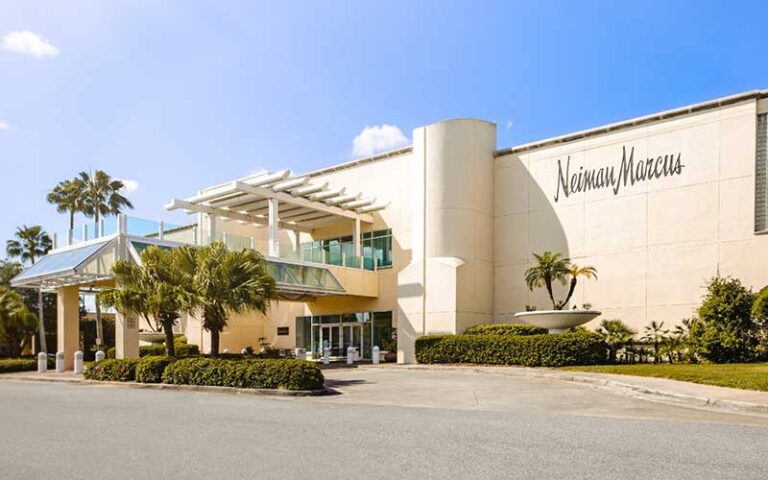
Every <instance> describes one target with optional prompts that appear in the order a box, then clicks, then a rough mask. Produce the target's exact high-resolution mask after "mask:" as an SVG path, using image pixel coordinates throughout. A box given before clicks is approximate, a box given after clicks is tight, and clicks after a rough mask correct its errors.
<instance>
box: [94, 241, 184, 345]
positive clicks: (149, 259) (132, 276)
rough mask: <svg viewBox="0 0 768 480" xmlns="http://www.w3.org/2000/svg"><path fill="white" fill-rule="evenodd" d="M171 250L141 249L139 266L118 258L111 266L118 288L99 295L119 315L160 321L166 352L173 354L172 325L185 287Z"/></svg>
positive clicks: (180, 304) (181, 302) (176, 317)
mask: <svg viewBox="0 0 768 480" xmlns="http://www.w3.org/2000/svg"><path fill="white" fill-rule="evenodd" d="M173 259H174V255H173V253H172V252H171V251H170V250H166V249H162V248H160V247H157V246H151V247H149V248H147V249H146V250H144V251H143V252H141V265H136V264H135V263H133V262H130V261H127V260H120V261H118V262H116V263H115V265H114V266H113V267H112V272H113V273H114V275H115V280H116V282H117V285H118V288H116V289H114V290H105V291H103V292H101V293H100V294H99V299H100V301H101V303H103V304H104V305H106V306H108V307H114V308H115V309H116V310H117V311H118V312H120V313H122V314H135V315H141V316H142V317H144V318H145V319H146V320H147V322H150V321H155V322H157V323H159V324H160V325H161V326H162V328H163V331H164V332H165V351H166V354H167V355H168V356H169V357H174V356H176V351H175V348H174V342H173V326H174V325H175V324H176V320H177V319H178V318H179V316H180V312H181V311H182V309H183V308H184V306H185V305H186V302H185V299H186V293H187V290H186V289H185V288H184V287H183V286H182V283H181V282H182V281H183V280H182V277H181V276H180V275H179V274H178V273H177V272H178V269H177V268H176V267H175V266H174V264H173Z"/></svg>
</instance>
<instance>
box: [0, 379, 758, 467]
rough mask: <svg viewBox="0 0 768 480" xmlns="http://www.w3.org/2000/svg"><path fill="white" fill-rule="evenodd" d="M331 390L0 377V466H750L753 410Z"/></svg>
mask: <svg viewBox="0 0 768 480" xmlns="http://www.w3.org/2000/svg"><path fill="white" fill-rule="evenodd" d="M326 374H327V377H328V379H329V381H330V383H332V384H335V385H336V387H337V388H339V389H341V390H342V391H343V392H344V394H342V395H338V396H334V397H324V398H268V397H254V396H229V395H222V394H212V393H197V392H196V393H193V392H177V391H160V390H138V389H130V388H115V387H106V386H90V385H88V386H84V385H65V384H47V383H46V384H41V383H21V382H10V381H0V452H2V454H0V472H1V473H0V477H2V478H8V479H48V478H50V479H73V478H82V479H86V478H87V479H92V478H94V477H99V478H110V479H137V478H168V479H174V478H180V479H197V478H201V479H202V478H205V479H224V478H248V479H254V478H263V479H273V478H287V479H345V478H350V479H351V478H354V479H367V478H396V479H400V478H405V479H411V478H412V479H445V478H452V479H463V478H468V479H485V478H488V479H495V478H504V479H509V478H541V479H551V478H584V479H602V478H605V479H612V480H616V479H633V478H638V479H641V478H642V479H644V480H647V479H666V478H669V479H688V478H690V479H709V478H712V479H752V478H754V479H758V478H759V479H764V478H765V472H766V471H768V459H766V456H765V446H766V445H768V421H766V420H765V419H762V418H754V417H741V416H731V415H724V414H712V413H708V412H702V411H696V410H689V409H684V408H680V407H672V406H665V405H658V404H653V403H649V402H644V401H641V400H637V399H632V398H628V397H622V396H614V395H611V394H608V393H606V392H603V391H600V390H596V389H593V388H591V387H587V386H582V385H575V384H568V383H560V382H554V381H551V380H545V379H533V378H523V377H520V378H516V377H501V376H493V375H478V374H471V373H461V372H434V371H408V370H403V369H397V368H360V369H350V370H329V371H326Z"/></svg>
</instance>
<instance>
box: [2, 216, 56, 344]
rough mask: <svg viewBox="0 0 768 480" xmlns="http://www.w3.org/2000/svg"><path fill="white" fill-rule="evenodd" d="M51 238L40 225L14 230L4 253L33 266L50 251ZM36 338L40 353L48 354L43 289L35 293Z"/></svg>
mask: <svg viewBox="0 0 768 480" xmlns="http://www.w3.org/2000/svg"><path fill="white" fill-rule="evenodd" d="M51 246H52V245H51V238H50V237H49V236H48V234H47V233H45V231H44V230H43V227H41V226H40V225H33V226H31V227H28V226H26V225H24V226H22V227H19V228H17V229H16V239H14V240H8V242H7V243H6V245H5V252H6V253H7V254H8V256H9V257H12V258H14V257H18V258H19V259H20V260H21V261H22V262H23V263H27V262H29V263H30V264H32V265H34V264H35V261H36V260H37V259H38V258H40V257H42V256H44V255H45V254H46V253H48V251H49V250H50V249H51ZM37 315H38V327H37V331H38V336H39V337H40V351H41V352H43V353H48V348H47V346H46V342H45V325H44V324H43V288H42V287H40V290H39V291H38V292H37Z"/></svg>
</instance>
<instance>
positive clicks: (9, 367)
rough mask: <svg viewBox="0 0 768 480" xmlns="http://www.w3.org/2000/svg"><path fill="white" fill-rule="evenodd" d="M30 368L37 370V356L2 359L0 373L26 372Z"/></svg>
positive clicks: (0, 360)
mask: <svg viewBox="0 0 768 480" xmlns="http://www.w3.org/2000/svg"><path fill="white" fill-rule="evenodd" d="M49 363H50V362H49ZM29 370H37V360H36V359H35V358H1V359H0V373H11V372H26V371H29Z"/></svg>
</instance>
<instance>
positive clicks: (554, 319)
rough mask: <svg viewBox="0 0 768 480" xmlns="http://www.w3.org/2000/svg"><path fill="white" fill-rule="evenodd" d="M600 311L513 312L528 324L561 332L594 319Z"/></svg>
mask: <svg viewBox="0 0 768 480" xmlns="http://www.w3.org/2000/svg"><path fill="white" fill-rule="evenodd" d="M601 313H602V312H598V311H597V310H536V311H533V312H518V313H516V314H515V318H516V319H518V320H519V321H520V322H522V323H527V324H528V325H533V326H535V327H541V328H546V329H547V330H549V333H563V332H567V331H568V329H569V328H573V327H578V326H579V325H583V324H585V323H587V322H589V321H590V320H594V319H595V318H597V317H599V316H600V314H601Z"/></svg>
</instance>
